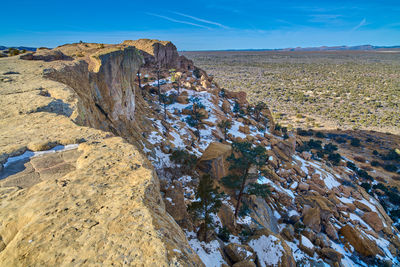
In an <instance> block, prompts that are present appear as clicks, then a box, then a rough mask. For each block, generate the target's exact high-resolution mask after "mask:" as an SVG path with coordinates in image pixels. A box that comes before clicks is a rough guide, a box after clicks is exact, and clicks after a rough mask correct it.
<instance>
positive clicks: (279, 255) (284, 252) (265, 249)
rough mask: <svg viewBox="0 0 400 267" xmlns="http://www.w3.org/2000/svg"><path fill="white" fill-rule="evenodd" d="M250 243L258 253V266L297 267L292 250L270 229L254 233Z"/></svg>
mask: <svg viewBox="0 0 400 267" xmlns="http://www.w3.org/2000/svg"><path fill="white" fill-rule="evenodd" d="M248 245H249V246H250V247H251V248H252V249H253V250H254V252H255V253H256V254H257V259H258V266H261V267H269V266H271V267H272V266H274V267H295V266H296V262H295V260H294V258H293V254H292V250H291V249H290V247H289V246H288V245H287V244H286V242H285V241H284V240H283V239H282V238H281V237H280V236H278V235H275V234H273V233H272V232H271V231H269V230H268V229H261V230H258V231H256V232H255V233H254V235H253V236H252V237H250V239H249V241H248Z"/></svg>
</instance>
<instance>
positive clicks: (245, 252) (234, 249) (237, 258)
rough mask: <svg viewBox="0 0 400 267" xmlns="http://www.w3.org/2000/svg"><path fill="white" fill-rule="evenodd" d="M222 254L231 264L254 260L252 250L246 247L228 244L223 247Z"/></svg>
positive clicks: (254, 256)
mask: <svg viewBox="0 0 400 267" xmlns="http://www.w3.org/2000/svg"><path fill="white" fill-rule="evenodd" d="M224 252H225V254H226V255H227V256H228V258H229V260H230V261H231V262H232V263H236V262H241V261H254V260H255V259H256V255H255V254H254V251H253V249H252V248H251V247H249V246H248V245H240V244H235V243H230V244H228V245H226V246H225V247H224Z"/></svg>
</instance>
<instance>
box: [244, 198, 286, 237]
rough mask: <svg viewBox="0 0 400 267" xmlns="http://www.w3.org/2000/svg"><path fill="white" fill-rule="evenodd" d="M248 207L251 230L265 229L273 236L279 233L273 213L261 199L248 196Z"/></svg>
mask: <svg viewBox="0 0 400 267" xmlns="http://www.w3.org/2000/svg"><path fill="white" fill-rule="evenodd" d="M248 205H249V207H250V208H251V212H250V217H251V218H252V221H253V223H252V224H251V227H252V228H256V229H259V228H267V229H269V230H271V231H272V232H273V233H275V234H278V233H279V229H278V221H277V219H276V218H275V215H274V212H273V210H272V209H271V207H270V206H269V204H268V203H267V202H266V201H265V200H264V199H263V198H262V197H256V196H254V195H253V196H250V198H249V203H248Z"/></svg>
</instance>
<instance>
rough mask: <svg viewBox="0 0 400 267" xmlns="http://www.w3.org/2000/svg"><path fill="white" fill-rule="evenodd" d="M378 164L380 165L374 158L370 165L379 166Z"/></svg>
mask: <svg viewBox="0 0 400 267" xmlns="http://www.w3.org/2000/svg"><path fill="white" fill-rule="evenodd" d="M379 165H380V164H379V161H376V160H373V161H371V166H373V167H377V166H379Z"/></svg>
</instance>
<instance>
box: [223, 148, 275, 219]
mask: <svg viewBox="0 0 400 267" xmlns="http://www.w3.org/2000/svg"><path fill="white" fill-rule="evenodd" d="M232 149H233V151H232V154H231V155H230V156H229V157H228V158H227V160H228V161H229V162H230V168H229V169H230V170H231V174H230V175H228V176H225V177H223V178H222V183H223V184H224V185H225V186H227V187H229V188H232V189H235V190H238V193H237V196H236V200H237V204H236V208H235V218H237V215H238V212H239V208H240V203H241V201H242V197H243V194H245V193H247V194H253V195H259V196H265V195H266V194H267V193H268V186H267V185H260V184H255V183H248V178H249V177H250V173H249V171H250V168H251V167H252V166H256V167H260V166H262V165H264V164H265V162H266V160H267V154H266V150H265V148H264V147H263V146H260V145H258V146H256V147H253V145H252V144H251V143H249V142H233V143H232Z"/></svg>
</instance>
